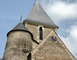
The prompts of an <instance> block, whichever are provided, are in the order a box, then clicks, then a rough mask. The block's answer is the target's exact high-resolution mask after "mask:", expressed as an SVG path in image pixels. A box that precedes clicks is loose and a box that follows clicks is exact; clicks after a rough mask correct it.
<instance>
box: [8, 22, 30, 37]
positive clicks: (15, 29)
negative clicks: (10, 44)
mask: <svg viewBox="0 0 77 60" xmlns="http://www.w3.org/2000/svg"><path fill="white" fill-rule="evenodd" d="M12 31H26V32H29V31H28V29H27V28H26V27H25V26H24V25H23V23H22V22H20V23H18V24H17V25H16V26H15V27H14V28H13V29H12V30H11V31H10V32H12ZM10 32H8V34H9V33H10ZM8 34H7V36H8Z"/></svg>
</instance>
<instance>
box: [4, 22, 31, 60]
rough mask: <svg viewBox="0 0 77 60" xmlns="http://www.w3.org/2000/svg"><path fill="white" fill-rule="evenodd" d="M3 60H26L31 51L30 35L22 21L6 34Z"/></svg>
mask: <svg viewBox="0 0 77 60" xmlns="http://www.w3.org/2000/svg"><path fill="white" fill-rule="evenodd" d="M7 37H8V38H7V44H6V48H5V53H4V57H3V60H27V57H28V54H29V53H30V52H31V50H32V34H31V33H30V32H29V30H28V29H27V28H26V27H25V26H24V25H23V23H22V21H20V22H19V24H18V25H17V26H16V27H15V28H13V30H11V31H10V32H8V34H7Z"/></svg>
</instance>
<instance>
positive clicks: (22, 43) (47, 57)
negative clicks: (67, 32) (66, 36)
mask: <svg viewBox="0 0 77 60" xmlns="http://www.w3.org/2000/svg"><path fill="white" fill-rule="evenodd" d="M58 28H59V27H58V26H57V25H56V24H55V23H54V22H53V21H52V20H51V19H50V17H49V16H48V15H47V13H46V12H45V11H44V9H43V8H42V7H41V5H40V4H39V2H38V1H37V0H35V3H34V5H33V8H32V10H31V12H30V14H29V16H28V17H27V18H26V19H25V20H24V22H23V23H22V17H21V21H20V22H19V24H18V25H17V26H16V27H15V28H13V29H12V30H11V31H10V32H8V34H7V43H6V48H5V53H4V57H3V60H75V57H74V56H73V55H72V54H71V52H70V51H69V50H68V49H67V47H66V46H65V45H64V43H63V42H62V40H61V39H60V38H59V36H58V34H57V29H58Z"/></svg>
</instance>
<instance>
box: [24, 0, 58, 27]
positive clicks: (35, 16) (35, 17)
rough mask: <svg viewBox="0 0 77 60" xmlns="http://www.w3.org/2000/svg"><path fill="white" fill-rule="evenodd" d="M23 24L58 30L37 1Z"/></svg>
mask: <svg viewBox="0 0 77 60" xmlns="http://www.w3.org/2000/svg"><path fill="white" fill-rule="evenodd" d="M25 22H34V23H40V24H45V25H49V26H52V27H57V28H58V26H57V25H55V24H54V22H53V21H52V20H51V19H50V17H49V16H48V15H47V13H46V12H45V11H44V9H43V8H42V7H41V5H40V4H39V2H38V1H37V0H36V1H35V3H34V5H33V8H32V10H31V12H30V14H29V16H28V17H27V19H26V20H25Z"/></svg>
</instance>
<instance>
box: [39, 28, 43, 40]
mask: <svg viewBox="0 0 77 60" xmlns="http://www.w3.org/2000/svg"><path fill="white" fill-rule="evenodd" d="M39 39H40V40H43V29H42V27H40V28H39Z"/></svg>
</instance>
